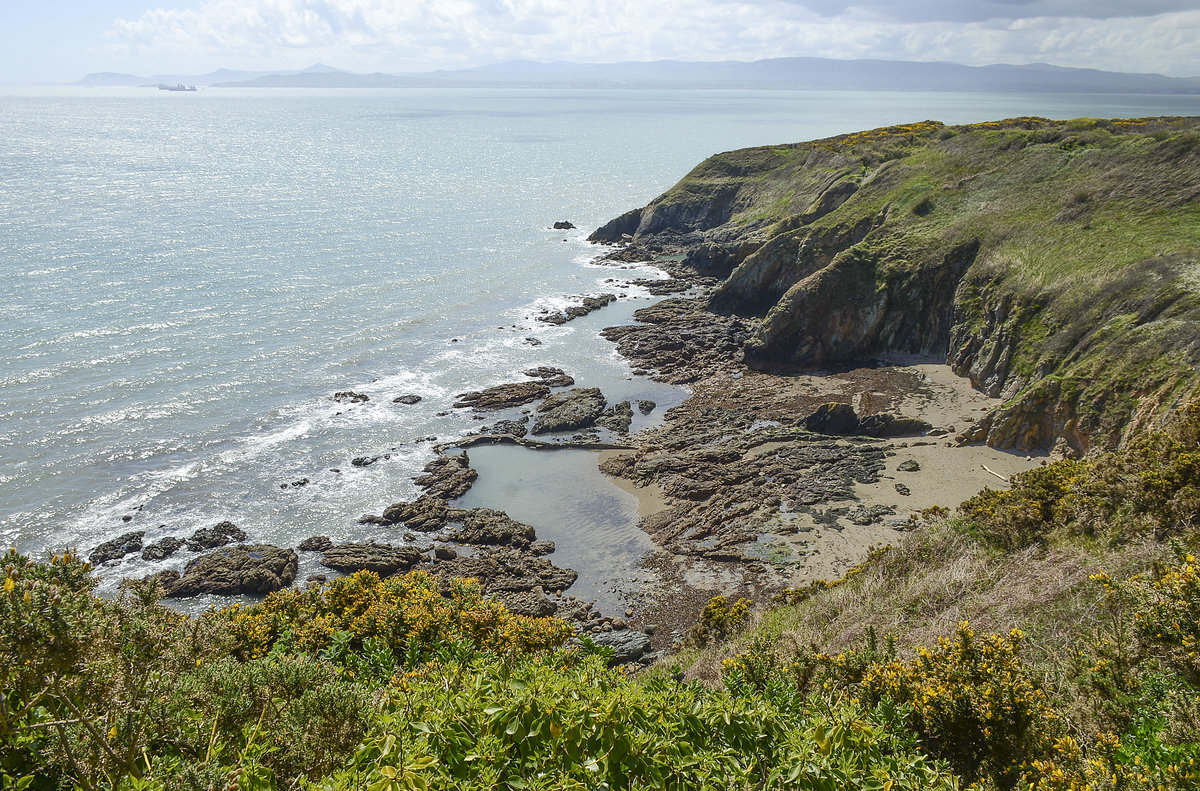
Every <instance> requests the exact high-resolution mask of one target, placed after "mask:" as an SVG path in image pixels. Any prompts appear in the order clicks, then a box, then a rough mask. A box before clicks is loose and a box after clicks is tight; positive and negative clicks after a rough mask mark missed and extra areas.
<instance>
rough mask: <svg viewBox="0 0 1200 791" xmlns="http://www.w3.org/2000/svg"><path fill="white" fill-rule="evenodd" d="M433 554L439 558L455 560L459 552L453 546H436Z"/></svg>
mask: <svg viewBox="0 0 1200 791" xmlns="http://www.w3.org/2000/svg"><path fill="white" fill-rule="evenodd" d="M433 556H434V557H435V558H437V559H438V560H454V559H455V558H456V557H458V553H457V552H455V551H454V548H453V547H434V550H433Z"/></svg>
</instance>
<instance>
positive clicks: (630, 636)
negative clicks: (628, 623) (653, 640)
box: [588, 629, 650, 665]
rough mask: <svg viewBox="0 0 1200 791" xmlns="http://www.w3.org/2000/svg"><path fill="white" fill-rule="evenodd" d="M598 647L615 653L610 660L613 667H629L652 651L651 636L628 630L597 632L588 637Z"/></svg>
mask: <svg viewBox="0 0 1200 791" xmlns="http://www.w3.org/2000/svg"><path fill="white" fill-rule="evenodd" d="M588 637H590V638H591V639H592V642H594V643H595V644H596V645H598V646H601V647H603V648H610V649H612V650H613V651H614V652H615V653H614V655H613V658H612V659H610V660H609V664H611V665H627V664H629V663H630V662H636V661H638V660H639V659H641V658H642V655H643V654H645V653H646V652H647V651H649V650H650V636H649V635H647V634H645V633H644V632H638V631H634V630H632V629H628V630H625V631H620V632H596V633H595V634H590V635H588Z"/></svg>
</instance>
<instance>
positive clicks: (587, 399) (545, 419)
mask: <svg viewBox="0 0 1200 791" xmlns="http://www.w3.org/2000/svg"><path fill="white" fill-rule="evenodd" d="M607 405H608V401H607V400H605V398H604V395H603V394H602V393H601V392H600V389H599V388H597V387H576V388H572V389H571V390H567V391H565V392H562V393H555V394H554V395H552V396H550V397H549V398H547V399H546V400H545V401H543V402H542V403H540V404H538V407H537V412H538V418H537V420H536V421H534V424H533V431H532V433H533V434H548V433H550V432H552V431H573V430H575V429H581V428H586V427H588V426H591V425H592V424H594V423H595V422H596V418H598V417H600V415H601V414H603V413H604V408H605V407H606V406H607Z"/></svg>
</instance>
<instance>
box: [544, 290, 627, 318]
mask: <svg viewBox="0 0 1200 791" xmlns="http://www.w3.org/2000/svg"><path fill="white" fill-rule="evenodd" d="M616 299H617V295H616V294H601V295H600V296H598V297H584V298H583V302H582V303H580V304H579V305H571V306H570V307H568V308H566V309H565V310H563V311H562V312H561V313H549V312H547V313H544V314H542V315H540V316H538V317H537V319H538V321H544V322H545V323H547V324H566V323H567V322H568V321H571V320H572V319H577V318H579V317H580V316H586V315H587V314H589V313H591V312H592V311H594V310H599V309H600V308H602V307H604V306H605V305H607V304H608V303H610V302H614V301H616Z"/></svg>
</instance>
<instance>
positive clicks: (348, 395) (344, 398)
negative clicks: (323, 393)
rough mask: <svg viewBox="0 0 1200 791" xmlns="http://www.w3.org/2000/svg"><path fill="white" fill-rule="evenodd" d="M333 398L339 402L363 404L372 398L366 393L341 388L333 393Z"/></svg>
mask: <svg viewBox="0 0 1200 791" xmlns="http://www.w3.org/2000/svg"><path fill="white" fill-rule="evenodd" d="M333 400H334V401H337V402H338V403H339V404H362V403H366V402H367V401H370V400H371V397H370V396H369V395H367V394H366V393H356V392H354V391H353V390H339V391H338V392H336V393H334V394H333Z"/></svg>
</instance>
